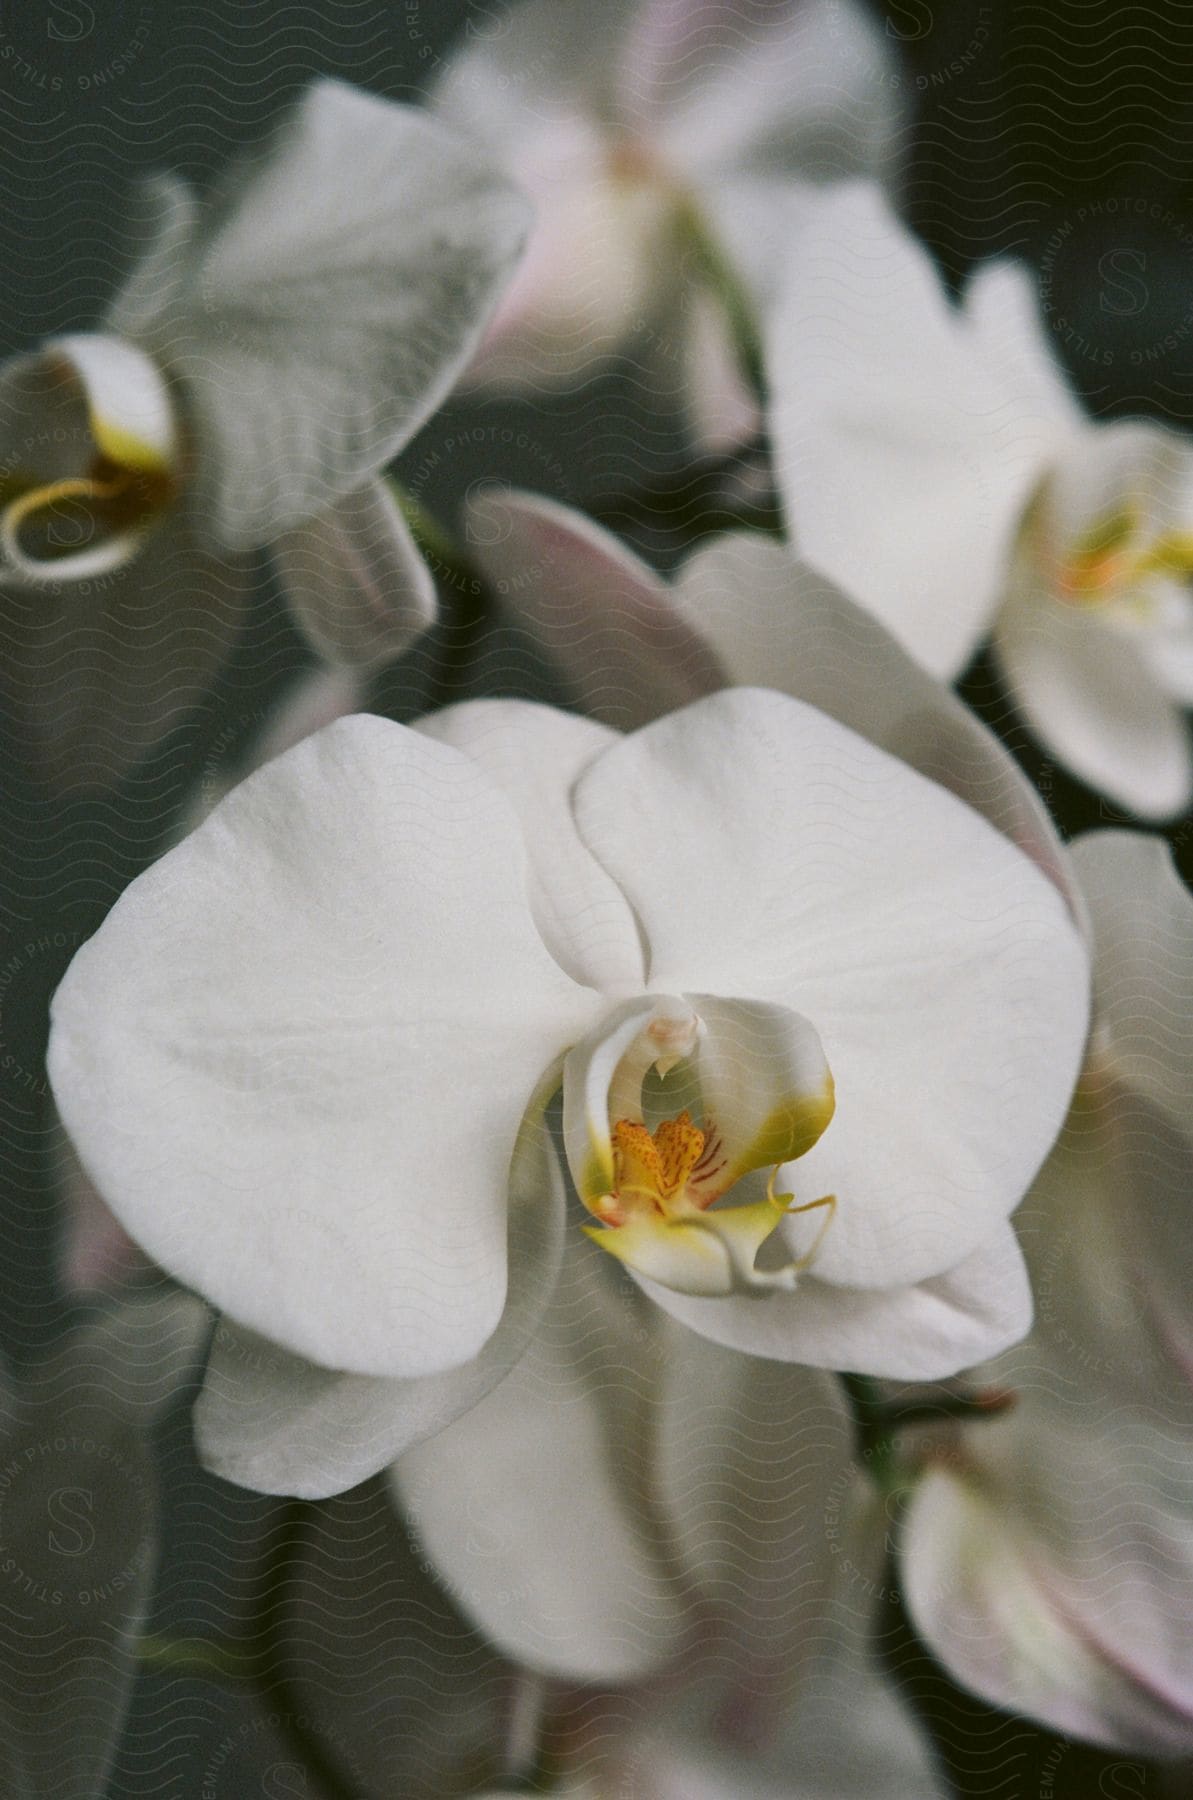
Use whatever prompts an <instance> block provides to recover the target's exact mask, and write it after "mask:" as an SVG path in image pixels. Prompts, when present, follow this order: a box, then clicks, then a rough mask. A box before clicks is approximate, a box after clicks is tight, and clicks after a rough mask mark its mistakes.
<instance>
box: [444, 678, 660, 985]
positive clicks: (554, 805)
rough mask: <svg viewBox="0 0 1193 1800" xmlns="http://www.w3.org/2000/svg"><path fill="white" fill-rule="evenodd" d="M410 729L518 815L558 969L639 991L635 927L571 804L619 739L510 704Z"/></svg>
mask: <svg viewBox="0 0 1193 1800" xmlns="http://www.w3.org/2000/svg"><path fill="white" fill-rule="evenodd" d="M414 729H415V730H416V731H419V732H422V733H423V734H425V735H426V736H427V737H430V738H435V739H437V740H438V741H439V742H440V743H443V744H450V745H451V746H452V747H453V748H454V749H456V750H459V751H462V752H463V754H464V755H465V756H467V757H468V758H469V759H470V761H472V762H474V763H476V765H477V766H478V768H480V769H481V770H482V771H483V772H484V774H485V776H486V777H487V778H488V780H489V781H491V782H492V783H493V785H494V786H495V787H497V788H499V789H500V790H501V792H502V793H503V794H504V795H505V797H506V799H507V800H508V801H509V803H510V805H511V806H512V807H513V808H514V811H515V812H516V813H517V815H518V818H519V820H520V822H521V825H522V839H523V843H524V845H525V849H526V857H527V865H528V866H527V894H528V898H529V901H530V910H531V912H532V914H533V915H534V920H535V924H536V925H537V926H538V929H539V932H540V933H541V935H542V939H543V942H544V943H545V944H546V946H547V948H548V950H550V952H551V954H552V956H553V957H554V958H555V960H556V962H557V963H558V964H559V966H560V968H562V969H565V970H566V971H567V973H568V974H569V975H570V976H571V977H572V979H573V980H575V981H578V982H581V983H583V984H584V985H585V986H587V987H593V988H599V989H601V990H602V991H603V992H609V991H611V990H616V989H619V988H621V989H626V990H629V991H631V992H632V991H635V990H637V989H640V988H641V986H642V978H643V963H642V945H641V941H640V938H639V934H638V926H637V923H636V921H635V919H634V916H633V914H632V912H631V911H630V909H629V906H628V905H627V903H626V898H625V895H624V894H623V893H622V892H621V890H620V889H619V888H618V887H617V885H616V883H615V882H612V881H611V880H610V879H609V877H608V875H607V874H606V873H605V871H604V869H602V867H601V865H600V864H599V863H598V862H597V860H596V859H595V857H594V856H593V855H592V853H591V851H590V850H589V849H588V848H587V846H586V845H585V844H584V843H583V841H582V840H581V838H580V836H579V834H578V833H577V831H576V822H575V819H574V818H573V817H572V809H571V804H570V798H569V797H570V794H571V790H572V787H573V785H574V783H575V781H576V779H577V777H578V776H579V774H580V773H581V771H582V770H583V769H585V768H586V767H587V766H588V764H589V763H590V762H591V761H592V760H593V758H594V757H595V756H598V755H599V754H600V753H601V752H602V751H603V750H606V749H607V748H608V747H609V745H610V744H611V743H614V742H616V739H615V738H614V736H613V734H612V733H611V732H609V731H607V730H605V729H604V728H603V727H602V726H600V725H597V724H594V723H593V722H592V721H591V720H589V719H578V718H575V717H573V716H572V715H571V714H569V713H564V712H558V711H556V710H555V709H554V708H553V707H548V706H536V705H531V704H530V703H528V702H523V701H514V700H470V701H465V702H464V703H463V704H462V705H458V706H448V707H444V709H443V710H442V711H441V712H437V713H432V714H431V715H430V716H429V717H427V718H423V719H420V720H419V721H418V723H417V725H416V726H415V727H414Z"/></svg>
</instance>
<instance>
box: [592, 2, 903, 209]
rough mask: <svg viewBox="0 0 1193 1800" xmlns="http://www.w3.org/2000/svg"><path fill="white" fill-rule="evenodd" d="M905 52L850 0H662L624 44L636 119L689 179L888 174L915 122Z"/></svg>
mask: <svg viewBox="0 0 1193 1800" xmlns="http://www.w3.org/2000/svg"><path fill="white" fill-rule="evenodd" d="M894 75H895V58H894V56H893V54H892V51H891V48H890V45H889V42H888V41H887V40H886V39H885V38H884V36H883V33H882V31H881V29H880V28H879V26H878V24H877V22H876V21H874V20H872V19H871V18H869V17H868V16H867V14H866V12H865V11H864V9H863V8H862V7H860V6H855V5H853V4H852V3H850V0H847V3H846V4H841V0H779V4H777V5H776V4H774V0H713V3H712V4H709V3H708V0H701V3H699V4H697V3H695V0H650V4H648V5H645V6H643V7H642V8H641V10H640V14H639V18H638V21H637V23H636V26H635V28H634V30H633V31H631V32H630V33H629V34H628V36H627V40H626V44H625V49H624V51H623V63H622V70H621V86H622V92H623V95H624V96H625V97H624V99H623V102H622V105H623V109H624V111H625V114H626V115H627V117H628V119H629V120H630V121H632V122H633V123H636V124H639V126H640V127H641V128H642V129H648V128H650V127H653V128H654V129H655V130H656V131H657V132H658V134H659V139H660V142H661V144H662V146H663V149H664V151H665V153H666V154H667V156H668V158H669V159H670V160H671V162H673V163H674V164H675V165H676V166H677V167H679V168H681V169H683V170H684V171H685V173H686V174H687V175H688V176H689V178H693V177H694V178H695V179H697V180H700V179H704V180H711V179H714V178H715V176H716V175H717V174H719V173H721V172H722V171H734V170H743V169H748V170H750V171H754V170H757V169H770V170H775V171H782V172H783V173H785V174H792V173H799V174H800V175H803V176H806V177H809V178H813V179H816V180H821V181H830V180H840V179H841V178H842V177H844V176H846V175H855V174H860V173H867V172H869V173H875V174H880V173H884V172H885V171H886V169H887V168H888V167H889V166H890V164H891V161H892V159H893V154H894V151H895V148H896V143H897V137H898V133H899V130H900V127H901V125H902V123H903V115H904V108H903V106H902V104H901V103H900V101H899V99H898V84H897V82H896V80H895V79H893V77H894Z"/></svg>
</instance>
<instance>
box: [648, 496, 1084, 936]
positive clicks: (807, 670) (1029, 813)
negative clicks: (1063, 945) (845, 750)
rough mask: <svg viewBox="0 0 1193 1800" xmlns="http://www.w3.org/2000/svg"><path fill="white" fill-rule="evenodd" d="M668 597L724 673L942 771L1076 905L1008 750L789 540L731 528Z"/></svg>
mask: <svg viewBox="0 0 1193 1800" xmlns="http://www.w3.org/2000/svg"><path fill="white" fill-rule="evenodd" d="M673 604H674V606H675V608H676V609H677V610H678V611H679V612H680V613H681V615H682V616H683V617H684V618H686V619H688V620H690V622H691V624H692V626H693V627H694V629H695V630H697V631H699V632H700V634H701V635H702V636H703V638H704V639H705V640H706V642H707V643H708V644H709V646H710V647H711V649H712V650H713V651H715V653H716V655H717V657H718V658H719V660H720V662H721V664H722V666H723V667H724V669H725V670H726V673H727V678H728V680H729V681H730V682H732V683H734V684H736V685H740V686H744V687H755V686H756V687H772V688H778V689H779V690H780V691H781V692H782V693H785V694H790V695H791V696H792V697H793V699H796V700H806V701H807V702H808V704H809V705H810V706H815V707H818V708H819V710H820V711H821V712H824V713H827V714H828V715H829V717H830V718H833V719H837V720H838V721H839V722H840V723H841V724H842V725H847V726H849V728H850V729H851V730H853V731H856V732H859V733H860V734H861V735H862V736H863V737H867V738H869V739H870V740H871V742H872V743H875V744H877V745H878V746H879V747H880V748H881V749H883V750H889V751H890V753H891V754H892V756H897V757H898V758H899V760H900V761H901V762H905V763H909V764H910V765H911V767H912V768H913V769H918V770H919V772H920V774H921V775H927V776H928V777H929V779H930V780H932V781H936V782H939V783H940V785H941V787H946V788H948V789H949V791H950V792H951V793H954V794H956V795H957V797H958V799H960V800H964V801H965V803H966V805H968V806H971V807H972V808H973V810H974V811H975V812H979V813H981V814H982V815H983V817H985V818H987V819H989V821H990V823H991V824H992V825H994V826H995V827H996V828H997V829H998V830H999V831H1001V832H1002V833H1003V835H1004V836H1005V837H1009V838H1010V839H1011V841H1012V842H1013V843H1015V844H1017V845H1018V847H1019V848H1020V849H1021V850H1022V851H1023V852H1024V854H1025V855H1026V856H1029V857H1030V858H1031V860H1032V861H1033V862H1035V863H1037V864H1038V865H1039V867H1040V868H1041V869H1042V870H1043V871H1044V873H1045V874H1046V875H1047V876H1048V877H1049V879H1050V880H1051V881H1052V882H1053V884H1054V885H1055V886H1056V887H1058V888H1059V889H1060V891H1061V892H1062V893H1063V894H1064V895H1065V896H1066V898H1067V899H1068V900H1069V902H1070V904H1071V906H1072V907H1073V910H1074V912H1075V913H1076V912H1079V910H1080V905H1081V902H1080V898H1079V895H1078V893H1077V889H1076V886H1075V884H1074V882H1073V878H1072V875H1071V873H1070V871H1069V868H1068V864H1067V861H1066V858H1065V853H1064V850H1063V848H1062V846H1061V842H1060V839H1059V838H1058V836H1057V834H1056V828H1055V826H1054V825H1053V824H1052V821H1051V819H1050V818H1049V816H1048V812H1047V809H1046V808H1045V807H1044V806H1043V804H1042V803H1041V801H1040V799H1039V796H1038V795H1037V793H1036V791H1035V789H1034V788H1033V787H1032V785H1031V783H1030V782H1029V781H1028V780H1027V778H1026V777H1025V776H1024V774H1023V773H1022V771H1021V770H1020V768H1019V765H1018V764H1017V763H1016V761H1015V759H1014V758H1013V757H1012V756H1011V755H1010V754H1009V752H1008V751H1007V750H1005V749H1004V748H1003V746H1002V744H1001V743H1000V742H999V740H998V739H997V738H996V737H995V735H994V733H993V732H992V731H988V730H987V729H986V727H985V726H984V725H982V724H981V723H980V722H979V720H978V719H976V718H975V716H974V714H973V713H972V712H971V711H970V710H969V708H968V707H967V706H964V705H963V704H962V703H961V701H960V700H958V699H957V698H956V696H955V695H953V694H952V693H950V692H949V690H948V689H947V688H946V687H944V686H943V685H942V684H941V683H940V682H938V681H934V680H933V679H932V678H931V676H929V675H927V674H926V673H925V672H924V670H923V669H921V668H920V666H919V665H918V664H917V663H916V662H914V661H913V660H912V658H911V657H910V656H909V655H908V654H907V652H906V651H905V650H904V649H902V648H901V646H900V645H899V644H898V643H897V642H896V640H895V639H894V638H893V637H892V636H891V634H890V632H888V631H887V630H886V629H885V628H884V627H883V626H882V625H880V624H879V622H878V620H877V619H875V618H874V617H873V616H872V615H871V614H869V613H867V612H866V611H864V610H863V608H862V607H860V606H857V605H855V604H854V602H853V601H852V600H850V599H848V598H847V597H846V595H845V594H843V593H842V591H841V590H840V588H838V587H835V586H834V585H833V583H832V582H830V581H828V580H827V579H826V578H825V577H824V576H823V575H818V574H817V573H816V572H815V571H814V570H812V569H810V568H809V567H808V566H807V564H806V563H804V562H802V561H801V560H800V559H799V558H798V557H797V556H793V555H792V553H791V551H790V549H789V548H787V547H786V546H784V545H782V544H777V543H775V541H774V540H773V539H772V538H768V537H765V536H763V534H762V533H761V532H744V531H735V532H728V533H726V534H725V535H724V536H723V537H719V538H717V539H715V540H714V541H713V542H712V543H711V544H708V545H706V546H704V547H702V548H701V549H699V550H697V551H695V552H694V553H693V554H692V555H691V556H689V557H688V559H687V561H686V562H685V563H684V565H683V567H682V569H681V570H680V574H679V578H678V581H677V583H676V585H675V589H674V594H673ZM659 710H660V711H662V710H665V709H664V708H662V707H661V706H660V708H659Z"/></svg>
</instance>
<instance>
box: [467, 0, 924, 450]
mask: <svg viewBox="0 0 1193 1800" xmlns="http://www.w3.org/2000/svg"><path fill="white" fill-rule="evenodd" d="M893 77H894V62H893V57H892V55H891V53H890V49H889V47H888V45H887V44H886V43H885V42H884V39H883V36H882V33H881V31H880V29H879V28H878V26H877V25H876V24H875V23H872V22H871V21H870V20H869V19H868V18H867V17H866V15H865V14H864V12H863V11H862V9H861V8H860V7H857V6H855V5H854V4H853V3H852V0H744V3H743V0H611V3H607V4H603V5H601V6H592V5H588V4H586V3H585V0H563V3H561V0H525V3H524V4H523V5H521V6H520V7H518V8H517V10H516V11H515V12H514V13H513V14H512V15H511V16H510V17H509V18H508V19H506V20H504V21H503V22H502V29H500V30H499V31H494V32H491V33H488V34H486V35H485V36H484V37H483V38H482V39H481V41H479V42H477V43H473V44H470V45H469V46H468V47H467V48H466V49H464V50H463V51H462V52H461V53H460V54H459V55H458V56H457V57H456V58H455V59H454V60H453V62H452V63H451V64H450V66H449V68H448V69H447V71H446V73H445V75H444V77H443V79H442V81H441V82H440V84H439V86H438V88H437V90H436V92H435V94H434V96H433V99H434V104H435V106H436V108H437V110H438V112H439V113H440V115H441V116H442V117H444V118H446V119H447V120H449V121H450V122H451V123H452V124H454V125H456V126H458V127H460V128H461V129H466V130H469V131H473V132H475V133H476V135H477V136H478V137H479V138H480V140H481V141H482V142H484V143H485V144H487V145H488V146H489V147H490V149H491V150H492V151H493V152H494V154H495V155H496V156H497V157H499V158H500V159H501V161H502V162H503V164H504V166H505V167H506V168H507V169H508V170H509V172H510V174H511V175H512V176H513V177H514V178H515V179H516V180H517V181H518V182H519V184H520V185H521V186H522V187H523V188H524V189H525V191H526V192H527V193H528V194H529V195H530V196H531V198H532V199H533V200H534V202H535V206H536V209H537V223H536V226H535V230H534V233H533V235H532V237H531V242H530V248H529V251H528V253H527V256H526V259H525V261H524V263H523V264H522V267H521V269H520V271H519V273H518V276H517V277H516V279H515V281H514V282H513V284H512V285H511V287H510V289H509V290H508V292H507V294H506V296H505V298H504V300H503V302H502V305H501V307H500V309H499V311H498V314H497V316H496V318H495V319H494V321H493V323H492V325H491V327H490V329H489V332H488V334H487V335H486V338H485V340H484V343H483V345H482V349H481V353H480V355H479V357H478V358H477V360H476V362H475V363H474V365H473V368H472V371H471V374H472V378H473V379H474V380H475V381H478V382H482V383H485V384H487V385H490V386H498V387H510V388H513V389H520V390H524V391H528V392H532V393H533V392H536V391H539V390H541V389H542V388H544V387H550V386H555V385H558V384H559V383H561V382H568V381H572V380H575V379H576V378H577V377H578V376H582V375H584V374H585V373H587V372H588V371H590V370H591V369H592V368H593V367H594V366H595V365H596V364H598V363H599V362H600V361H601V360H602V359H604V358H607V357H609V356H610V355H611V354H613V353H616V352H617V351H619V350H622V349H624V348H626V347H628V345H629V343H630V340H631V338H635V339H636V342H635V344H634V350H635V355H636V357H637V358H638V360H639V363H640V364H641V363H642V361H643V359H645V365H646V366H647V367H651V366H653V365H656V364H657V365H659V366H660V367H662V366H663V365H665V364H667V363H671V364H673V365H674V375H675V376H676V377H677V378H678V381H679V386H680V389H681V391H685V392H686V396H687V403H688V408H689V411H690V414H691V417H692V420H693V423H694V424H695V426H696V428H697V432H698V434H699V436H700V437H701V438H702V439H703V440H704V441H705V443H706V444H707V445H708V447H709V448H710V449H720V450H726V449H729V448H732V446H733V445H734V444H735V443H738V442H741V441H742V440H743V439H744V438H746V437H749V436H750V435H751V434H752V433H753V432H754V431H756V430H757V429H758V427H759V425H760V418H759V414H758V407H757V398H756V395H755V394H754V393H752V392H751V390H750V387H749V385H748V383H747V382H746V381H745V379H744V377H743V371H742V368H741V366H740V358H739V353H738V352H739V348H740V338H741V336H742V332H743V330H744V331H745V332H746V333H747V334H748V333H749V332H750V330H752V326H751V324H750V322H749V321H748V320H743V319H740V318H735V317H734V314H735V311H740V310H741V306H742V303H743V301H744V304H745V307H746V309H747V310H749V309H750V308H751V307H752V306H753V305H756V304H757V301H758V299H759V297H760V296H761V294H762V293H764V292H765V291H766V290H767V288H768V286H769V284H770V282H771V281H772V279H773V276H774V270H775V267H776V265H777V264H778V262H779V260H780V250H781V246H782V240H783V234H784V231H785V229H786V224H787V221H786V216H785V214H784V212H783V209H782V205H781V199H782V197H783V196H784V195H785V194H786V192H787V190H788V189H789V187H790V185H791V183H792V181H793V179H795V178H799V179H802V180H827V179H830V178H832V177H834V176H841V175H847V174H857V173H860V172H866V173H880V172H882V171H883V170H884V168H885V166H886V165H887V164H888V163H889V162H890V161H891V160H892V158H893V154H894V150H895V144H896V139H897V135H898V130H899V126H900V122H901V109H900V107H899V104H898V102H897V100H896V98H895V95H896V91H897V85H898V84H897V82H896V81H895V80H894V79H893ZM743 284H744V285H743Z"/></svg>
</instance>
